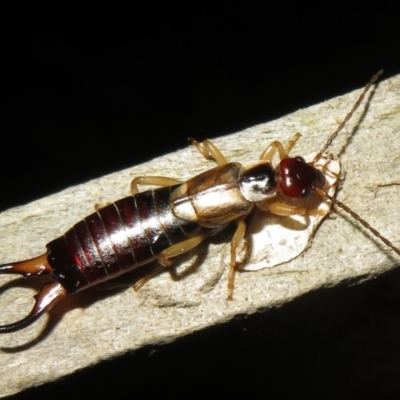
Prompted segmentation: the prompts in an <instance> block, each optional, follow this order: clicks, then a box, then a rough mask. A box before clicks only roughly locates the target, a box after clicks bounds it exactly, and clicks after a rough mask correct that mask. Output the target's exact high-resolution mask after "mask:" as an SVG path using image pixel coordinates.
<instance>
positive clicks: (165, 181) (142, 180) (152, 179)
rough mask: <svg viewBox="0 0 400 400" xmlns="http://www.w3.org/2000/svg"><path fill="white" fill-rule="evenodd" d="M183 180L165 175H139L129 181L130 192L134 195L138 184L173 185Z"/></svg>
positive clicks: (136, 192) (137, 189)
mask: <svg viewBox="0 0 400 400" xmlns="http://www.w3.org/2000/svg"><path fill="white" fill-rule="evenodd" d="M181 183H183V182H181V181H179V180H178V179H175V178H168V177H165V176H139V177H137V178H135V179H133V180H132V182H131V193H132V196H135V195H136V194H138V193H139V185H154V186H173V185H179V184H181Z"/></svg>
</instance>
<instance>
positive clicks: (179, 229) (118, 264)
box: [0, 71, 400, 333]
mask: <svg viewBox="0 0 400 400" xmlns="http://www.w3.org/2000/svg"><path fill="white" fill-rule="evenodd" d="M381 74H382V71H379V72H378V73H377V74H376V75H375V76H374V77H373V78H372V79H371V81H370V82H369V83H368V84H367V86H366V87H365V88H364V90H363V92H362V94H361V95H360V96H359V98H358V100H357V102H356V103H355V104H354V106H353V108H352V109H351V111H350V112H349V113H348V115H347V116H346V117H345V119H344V120H343V122H342V123H341V124H340V125H339V126H338V128H337V129H336V131H335V132H334V133H333V134H332V135H331V136H330V138H329V139H328V141H327V142H326V144H325V145H324V146H323V148H322V149H321V150H320V151H319V152H318V153H317V155H316V156H315V158H314V159H313V160H312V161H311V162H309V163H306V162H305V161H304V159H303V158H301V157H288V156H289V153H290V152H291V150H292V148H293V147H294V145H295V143H296V141H297V140H298V139H299V137H300V134H298V133H297V134H296V135H294V137H293V138H292V139H291V140H290V141H289V143H288V145H287V146H286V147H285V146H283V145H282V144H281V143H280V142H273V143H272V144H271V145H270V146H269V147H267V149H266V150H264V151H263V152H262V154H261V157H260V160H259V161H257V162H254V163H252V164H251V165H249V166H247V167H244V166H243V165H242V164H239V163H235V162H231V163H228V162H227V160H226V159H225V157H224V155H223V154H222V153H221V152H220V151H219V150H218V148H217V147H216V146H215V145H214V144H213V143H212V142H211V141H209V140H206V141H204V142H202V143H198V142H197V141H195V140H193V139H192V140H191V141H192V144H193V145H194V146H195V147H196V149H197V150H198V151H199V152H200V153H201V154H202V155H203V156H204V157H205V158H206V159H213V160H215V161H216V162H217V164H218V166H217V167H215V168H213V169H211V170H208V171H206V172H204V173H202V174H200V175H197V176H195V177H194V178H192V179H190V180H188V181H187V182H180V181H178V180H176V179H173V178H166V177H160V176H152V177H149V176H148V177H140V178H136V179H134V180H133V181H132V185H131V191H132V196H129V197H126V198H123V199H121V200H118V201H116V202H115V203H112V204H109V205H107V206H105V207H103V208H101V209H99V210H98V211H97V212H95V213H93V214H91V215H89V216H88V217H86V218H84V219H83V220H82V221H80V222H78V223H77V224H76V225H74V226H73V227H72V228H71V229H70V230H69V231H67V232H66V233H65V234H64V235H63V236H61V237H59V238H57V239H55V240H53V241H51V242H50V243H48V244H47V253H45V254H43V255H41V256H39V257H36V258H33V259H31V260H26V261H21V262H15V263H11V264H3V265H0V274H21V275H23V276H24V277H33V276H41V275H52V280H50V281H49V282H47V283H46V284H45V285H44V286H43V287H42V289H41V291H40V292H39V294H38V295H37V296H36V302H35V305H34V307H33V309H32V310H31V312H30V314H29V315H28V316H27V317H25V318H24V319H22V320H20V321H18V322H15V323H12V324H9V325H3V326H0V333H8V332H13V331H17V330H20V329H22V328H25V327H26V326H28V325H30V324H32V323H33V322H34V321H36V319H37V318H39V317H40V316H41V315H42V314H43V313H44V312H45V311H47V310H49V309H50V308H51V307H52V306H53V305H54V303H55V302H57V301H58V300H59V299H61V298H63V297H65V296H67V295H69V294H72V293H75V292H77V291H80V290H83V289H86V288H88V287H90V286H93V285H96V284H98V283H100V282H104V281H107V280H109V279H112V278H114V277H116V276H118V275H121V274H123V273H126V272H128V271H131V270H133V269H135V268H138V267H140V266H143V265H145V264H148V263H150V262H151V261H153V260H156V259H157V260H158V261H159V262H160V263H161V264H162V265H163V266H166V267H167V266H169V265H171V261H170V259H171V258H173V257H175V256H178V255H180V254H182V253H184V252H187V251H189V250H191V249H193V248H194V247H196V246H198V245H199V244H200V243H201V242H202V241H203V240H205V239H206V238H207V237H209V236H210V235H213V234H215V233H216V232H219V231H220V230H221V229H223V228H225V227H226V226H227V225H228V224H229V223H230V222H232V221H235V222H236V225H237V228H236V231H235V233H234V235H233V238H232V241H231V261H230V269H229V277H228V298H229V299H231V298H232V293H233V289H234V275H235V271H236V268H237V261H236V253H237V248H238V245H239V244H240V243H241V242H242V240H243V239H244V237H245V233H246V221H245V218H246V217H247V216H248V215H249V214H250V213H252V211H253V210H254V209H255V208H256V207H258V208H260V209H261V210H265V211H269V212H271V213H273V214H276V215H281V216H293V215H295V214H297V215H298V214H300V215H322V216H323V215H325V214H327V213H328V212H329V211H323V210H319V209H306V208H301V207H294V206H290V205H288V204H286V203H284V202H281V201H276V197H277V195H278V194H279V195H283V197H287V198H293V199H296V198H300V197H306V196H308V194H309V193H310V192H316V193H317V194H318V195H320V196H321V198H324V199H327V200H329V201H330V202H332V203H334V204H336V205H338V206H340V207H341V208H342V209H344V211H346V212H348V213H349V214H350V215H351V216H352V217H354V218H355V219H356V220H358V221H359V222H360V223H361V224H362V225H364V226H365V227H366V228H368V229H369V230H370V231H371V232H372V233H373V234H374V235H375V236H376V237H378V238H379V239H380V240H382V241H383V243H385V245H387V246H389V247H390V248H391V249H393V250H394V251H395V252H396V253H397V254H399V255H400V250H399V249H398V248H396V247H395V246H394V245H393V244H392V243H391V242H389V241H388V240H387V239H386V238H384V237H382V235H381V234H380V233H379V232H377V231H376V230H375V229H373V228H372V227H371V226H370V225H369V224H368V223H367V222H366V221H364V220H363V219H362V218H361V217H359V216H358V215H357V214H356V213H355V212H354V211H352V210H351V209H350V208H348V207H347V206H346V205H344V204H343V203H341V202H339V201H338V200H336V198H334V197H333V196H331V195H329V194H328V193H327V190H328V187H327V184H326V179H325V175H324V173H323V172H322V171H321V170H319V169H317V168H316V165H317V163H318V161H319V160H320V158H321V157H322V154H323V153H324V152H325V151H326V149H327V148H328V146H329V145H330V144H331V143H332V141H333V140H334V139H335V138H336V136H337V135H338V133H339V132H340V131H341V130H342V129H343V127H344V125H345V123H346V122H347V121H348V120H349V119H350V118H351V117H352V115H353V113H354V111H355V110H356V109H357V108H358V107H359V105H360V104H361V102H362V100H363V98H364V96H365V94H366V93H367V91H368V90H369V89H370V87H371V86H372V85H373V84H374V83H375V82H376V80H377V79H378V78H379V76H380V75H381ZM275 156H278V157H279V159H280V162H279V165H278V166H277V167H276V168H274V167H273V166H272V159H273V158H274V157H275ZM142 184H150V185H157V186H161V187H160V188H158V189H153V190H148V191H145V192H142V193H139V190H138V185H142ZM145 280H146V278H144V280H142V281H141V282H139V283H138V285H137V286H140V285H141V284H142V283H143V282H144V281H145Z"/></svg>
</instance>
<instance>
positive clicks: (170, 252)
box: [133, 234, 206, 290]
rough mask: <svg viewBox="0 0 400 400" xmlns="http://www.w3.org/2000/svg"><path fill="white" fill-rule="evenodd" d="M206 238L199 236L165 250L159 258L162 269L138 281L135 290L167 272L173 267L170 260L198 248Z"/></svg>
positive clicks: (202, 235) (157, 269)
mask: <svg viewBox="0 0 400 400" xmlns="http://www.w3.org/2000/svg"><path fill="white" fill-rule="evenodd" d="M205 238H206V235H205V234H199V235H197V236H193V237H192V238H190V239H187V240H185V241H183V242H181V243H177V244H174V245H172V246H171V247H168V248H167V249H165V250H163V251H162V252H161V254H160V255H159V256H158V257H157V258H158V261H159V263H160V264H161V265H162V267H159V268H156V269H155V270H154V271H152V272H151V273H150V274H148V275H146V276H144V277H143V278H141V279H140V280H138V281H137V282H136V283H135V284H134V285H133V288H134V289H135V290H138V289H140V288H141V287H142V286H143V285H144V284H145V283H146V282H148V281H149V280H150V279H151V278H153V277H154V276H156V275H158V274H159V273H160V272H162V271H163V270H165V268H168V267H171V266H172V262H171V260H170V258H172V257H176V256H179V255H181V254H184V253H186V252H188V251H189V250H192V249H193V248H194V247H196V246H198V245H199V244H200V243H201V242H202V241H203V240H204V239H205Z"/></svg>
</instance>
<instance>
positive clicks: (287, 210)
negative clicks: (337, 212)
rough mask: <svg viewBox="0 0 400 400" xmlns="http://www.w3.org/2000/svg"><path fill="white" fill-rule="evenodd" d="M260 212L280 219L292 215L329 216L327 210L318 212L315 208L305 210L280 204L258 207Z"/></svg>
mask: <svg viewBox="0 0 400 400" xmlns="http://www.w3.org/2000/svg"><path fill="white" fill-rule="evenodd" d="M259 208H260V209H261V210H268V211H270V212H271V213H272V214H275V215H280V216H282V217H290V216H293V215H314V216H321V217H323V216H325V215H327V214H329V210H319V209H317V208H311V209H307V208H304V207H295V206H291V205H289V204H286V203H282V202H275V203H271V204H266V207H260V206H259Z"/></svg>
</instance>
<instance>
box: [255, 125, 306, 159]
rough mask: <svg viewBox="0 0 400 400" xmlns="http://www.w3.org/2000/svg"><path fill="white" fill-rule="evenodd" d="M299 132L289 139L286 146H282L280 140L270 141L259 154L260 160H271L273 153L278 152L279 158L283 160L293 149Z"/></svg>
mask: <svg viewBox="0 0 400 400" xmlns="http://www.w3.org/2000/svg"><path fill="white" fill-rule="evenodd" d="M300 136H301V134H300V133H299V132H297V133H296V134H295V135H293V137H292V138H291V139H290V140H289V143H288V145H287V146H286V147H283V144H282V143H281V142H272V143H271V144H270V145H269V146H268V147H267V148H266V149H265V150H264V151H263V152H262V153H261V156H260V160H266V161H272V158H273V157H274V155H275V153H276V152H278V153H279V159H280V160H283V159H284V158H286V157H287V156H288V154H289V153H290V152H291V150H292V149H293V147H294V145H295V144H296V142H297V141H298V140H299V138H300Z"/></svg>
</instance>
